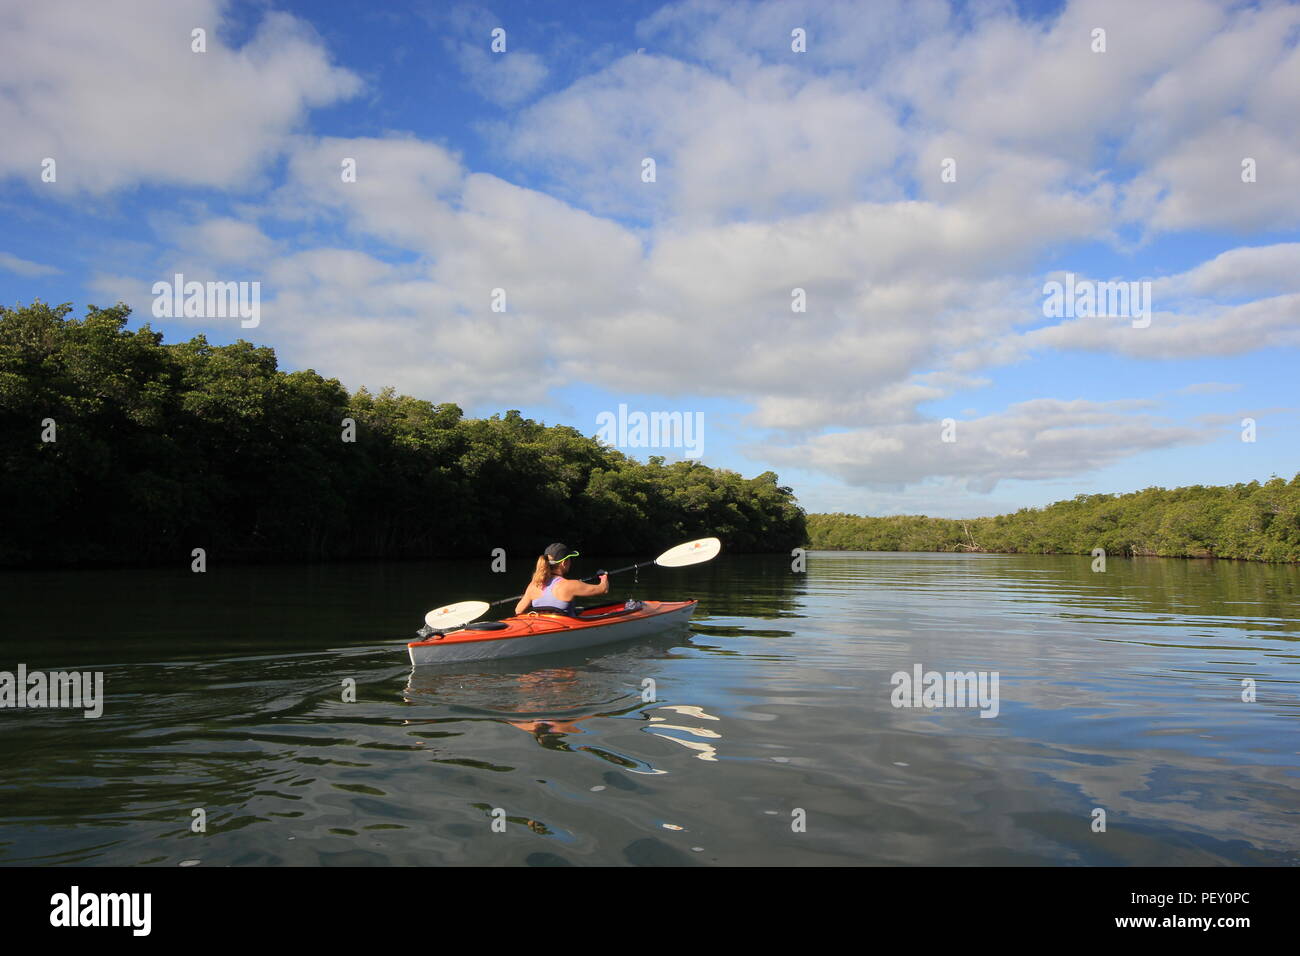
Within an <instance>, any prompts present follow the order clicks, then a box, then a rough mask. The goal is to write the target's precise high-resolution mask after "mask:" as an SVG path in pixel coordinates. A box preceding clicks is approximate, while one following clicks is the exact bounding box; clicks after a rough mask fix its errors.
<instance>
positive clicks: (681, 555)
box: [655, 538, 722, 568]
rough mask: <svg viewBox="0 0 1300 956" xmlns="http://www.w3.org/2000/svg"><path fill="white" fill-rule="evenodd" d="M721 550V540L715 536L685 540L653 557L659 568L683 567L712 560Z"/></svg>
mask: <svg viewBox="0 0 1300 956" xmlns="http://www.w3.org/2000/svg"><path fill="white" fill-rule="evenodd" d="M721 550H722V542H721V541H719V540H718V539H717V538H700V539H699V540H698V541H687V542H686V543H685V544H679V545H678V546H677V547H675V548H669V549H668V550H667V551H665V552H664V553H663V554H661V555H659V557H657V558H655V564H657V565H659V566H660V567H661V568H684V567H686V566H687V565H688V564H700V563H702V562H704V561H712V560H713V559H714V558H716V557H717V556H718V552H719V551H721Z"/></svg>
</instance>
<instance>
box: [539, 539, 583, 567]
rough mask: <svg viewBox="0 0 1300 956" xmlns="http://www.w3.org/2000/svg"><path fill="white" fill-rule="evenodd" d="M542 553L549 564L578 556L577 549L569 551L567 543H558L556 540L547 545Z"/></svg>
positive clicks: (559, 562)
mask: <svg viewBox="0 0 1300 956" xmlns="http://www.w3.org/2000/svg"><path fill="white" fill-rule="evenodd" d="M542 554H544V555H546V560H547V561H549V562H551V564H562V563H563V562H564V561H565V560H566V559H567V558H576V557H577V556H578V552H577V551H570V550H569V546H568V545H567V544H560V543H559V542H558V541H557V542H556V543H555V544H552V545H548V546H547V548H546V550H545V551H543V552H542Z"/></svg>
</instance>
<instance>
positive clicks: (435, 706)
mask: <svg viewBox="0 0 1300 956" xmlns="http://www.w3.org/2000/svg"><path fill="white" fill-rule="evenodd" d="M623 563H625V562H623ZM488 564H489V559H488V558H487V557H486V556H485V557H484V558H483V560H482V561H477V562H473V563H470V562H464V563H447V562H440V563H432V562H430V563H427V564H388V565H347V566H330V567H290V568H284V567H278V568H239V569H234V570H230V569H225V570H220V569H217V570H210V571H209V572H208V573H207V574H204V575H195V574H190V573H188V571H180V572H175V573H172V572H163V571H143V572H142V571H122V572H116V571H115V572H82V573H75V574H69V573H51V574H36V573H21V574H8V575H3V576H0V607H2V608H3V609H4V610H3V615H4V617H3V618H2V619H0V620H3V625H4V626H3V635H4V643H3V658H2V659H0V669H3V670H13V669H15V668H16V666H17V664H18V663H19V662H22V663H25V664H27V665H28V667H29V668H32V669H36V668H40V669H48V670H55V669H64V668H77V669H93V670H103V671H104V672H105V678H106V682H107V692H108V701H107V704H106V709H105V713H104V716H103V717H102V718H100V719H98V720H86V719H83V718H82V717H81V716H80V713H79V712H71V711H49V710H46V711H31V710H24V711H15V710H4V711H0V863H5V864H18V863H91V864H96V863H97V864H155V865H164V866H175V865H178V864H181V863H187V864H190V865H193V861H198V862H199V863H201V864H202V865H204V866H225V865H232V864H234V865H247V864H254V865H270V864H299V865H301V864H306V865H319V864H333V865H339V864H343V865H367V864H404V865H405V864H413V865H430V864H529V865H550V864H558V865H563V864H566V863H574V864H583V863H601V864H686V865H692V864H694V865H708V864H831V865H840V864H958V865H982V864H1037V865H1042V864H1064V865H1071V864H1073V865H1077V864H1102V865H1116V864H1118V865H1126V864H1196V865H1204V864H1211V865H1213V864H1295V863H1297V862H1300V754H1298V751H1300V734H1298V733H1297V731H1300V683H1298V681H1300V667H1297V663H1298V657H1300V643H1298V641H1300V622H1298V621H1297V618H1298V617H1300V614H1298V613H1297V603H1296V597H1297V595H1298V594H1300V569H1297V568H1294V567H1268V566H1261V565H1248V564H1232V563H1226V562H1219V563H1212V562H1200V561H1191V562H1189V561H1178V560H1166V559H1142V560H1137V561H1124V560H1114V559H1112V560H1111V561H1110V562H1109V568H1108V570H1107V571H1106V573H1104V574H1094V573H1091V571H1090V570H1089V565H1090V559H1089V558H1087V557H1029V556H1025V557H1021V556H998V555H930V554H906V555H894V554H844V553H838V554H837V553H813V554H811V555H809V559H808V567H807V573H805V574H793V573H791V571H790V567H789V559H788V558H781V557H761V558H760V557H739V556H727V555H725V554H724V555H723V556H722V557H721V558H719V559H718V560H717V561H716V562H714V563H713V564H712V565H708V566H704V567H703V568H692V569H684V570H678V571H665V570H654V571H651V572H650V573H648V574H644V575H643V576H642V578H641V582H640V584H639V586H638V587H637V589H636V595H637V596H639V597H664V598H681V597H698V598H700V610H699V612H698V613H697V616H696V618H695V620H694V621H692V622H691V625H690V628H689V629H685V628H683V629H681V630H679V631H676V632H674V633H670V634H665V635H663V636H661V637H658V638H655V639H653V640H649V641H640V642H633V643H627V644H621V645H614V646H612V647H609V648H605V649H603V650H602V649H596V650H595V651H591V652H585V653H578V654H567V655H559V656H552V657H540V658H527V659H520V660H516V661H504V662H499V663H496V664H491V665H482V664H479V665H473V664H469V665H459V666H458V667H457V668H455V669H453V670H430V669H426V668H421V669H420V670H419V671H418V672H414V673H413V672H412V669H411V668H410V666H409V664H408V663H407V659H406V650H405V643H404V642H405V640H406V639H408V637H409V635H410V634H411V632H413V631H414V630H415V628H416V627H418V626H419V624H420V618H421V616H422V615H423V613H424V611H425V610H427V609H428V608H430V607H433V606H436V605H440V604H444V603H449V602H451V601H453V600H460V599H465V598H471V597H479V598H484V599H489V600H490V599H493V598H496V597H500V596H503V595H505V594H508V593H512V592H517V591H518V590H520V588H521V587H522V583H523V580H522V579H523V578H525V577H526V576H527V571H526V569H523V568H522V566H521V567H520V569H519V571H520V572H521V573H515V574H512V575H508V576H507V575H499V574H492V573H490V571H489V568H488ZM594 566H595V565H594V564H592V565H591V566H590V567H594ZM589 569H590V568H588V570H589ZM630 583H631V582H630V579H629V580H628V581H627V582H620V585H619V587H618V588H617V589H616V592H615V596H616V597H620V598H621V597H624V596H626V594H627V593H628V585H629V584H630ZM915 664H921V665H923V667H924V669H925V670H938V671H948V670H959V671H970V670H974V671H996V672H998V674H999V691H1000V712H999V714H998V716H997V717H996V718H994V719H985V718H981V717H980V716H979V713H978V711H977V710H973V709H969V708H966V709H937V710H925V709H900V708H895V707H893V706H892V705H891V702H890V698H891V693H892V691H893V687H892V685H891V683H890V676H891V674H893V673H894V672H896V671H909V672H910V671H911V670H912V668H913V666H914V665H915ZM348 678H352V679H354V680H355V681H356V685H357V691H356V697H357V699H356V702H355V703H345V702H343V700H342V683H343V681H344V680H345V679H348ZM1243 678H1253V679H1254V680H1255V681H1256V682H1257V685H1256V686H1257V695H1258V699H1257V700H1256V701H1255V702H1254V703H1243V702H1242V700H1241V693H1242V687H1241V682H1242V679H1243ZM647 679H649V680H652V681H653V682H654V684H653V689H654V694H655V698H656V699H654V700H652V701H650V702H647V701H645V700H643V699H642V696H643V689H644V688H646V687H647V686H649V685H647V684H646V683H645V682H646V681H647ZM1097 807H1100V808H1103V809H1104V810H1105V812H1106V814H1107V829H1106V832H1104V833H1094V832H1092V830H1091V828H1090V824H1091V822H1092V816H1091V814H1092V811H1093V809H1094V808H1097ZM195 808H204V809H205V810H206V813H207V822H208V832H207V833H206V834H196V833H192V832H191V830H190V823H191V820H192V816H191V811H193V810H194V809H195ZM495 808H500V809H501V810H503V811H504V813H505V817H506V823H505V832H493V827H492V824H493V810H494V809H495ZM796 811H802V812H803V815H804V818H805V819H806V829H805V830H804V832H796V830H795V828H794V826H793V825H792V823H793V821H794V820H795V819H796V816H795V814H796Z"/></svg>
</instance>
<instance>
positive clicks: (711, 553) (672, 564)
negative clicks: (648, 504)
mask: <svg viewBox="0 0 1300 956" xmlns="http://www.w3.org/2000/svg"><path fill="white" fill-rule="evenodd" d="M721 550H722V542H721V541H719V540H718V539H717V538H699V539H697V540H695V541H687V542H686V543H685V544H679V545H677V547H675V548H669V549H668V550H667V551H665V552H664V553H663V554H661V555H659V557H657V558H655V559H654V560H653V561H640V562H638V563H636V564H629V565H628V566H627V567H625V568H618V569H616V570H614V571H607V572H606V573H607V574H622V573H623V572H624V571H631V570H633V569H635V568H644V567H646V566H648V565H651V564H657V565H659V567H661V568H684V567H688V566H689V565H692V564H703V563H704V562H705V561H711V560H713V559H714V558H716V557H717V556H718V552H719V551H721ZM582 580H584V581H595V580H598V578H597V577H596V576H592V577H590V578H583V579H582ZM521 597H523V595H522V594H516V595H514V596H513V597H507V598H502V599H501V600H499V601H493V602H492V603H491V604H489V603H488V602H487V601H460V602H457V603H456V604H448V605H447V606H446V607H439V608H434V609H433V610H432V611H430V612H429V613H428V614H426V615H424V623H425V624H427V625H429V627H431V628H433V629H434V630H439V631H445V630H448V629H449V628H453V627H461V626H462V625H465V624H468V623H469V622H470V621H475V620H478V619H479V618H480V617H482V616H483V615H484V614H486V613H487V612H488V610H489V609H490V608H491V607H492V606H493V605H496V604H505V603H507V602H509V601H518V600H519V599H520V598H521Z"/></svg>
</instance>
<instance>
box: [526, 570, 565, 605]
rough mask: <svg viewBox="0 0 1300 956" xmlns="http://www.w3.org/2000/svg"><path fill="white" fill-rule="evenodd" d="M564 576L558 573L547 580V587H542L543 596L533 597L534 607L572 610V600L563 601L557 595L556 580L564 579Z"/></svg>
mask: <svg viewBox="0 0 1300 956" xmlns="http://www.w3.org/2000/svg"><path fill="white" fill-rule="evenodd" d="M563 580H564V578H562V577H560V576H559V575H558V574H557V575H556V576H555V577H553V578H551V580H549V581H547V582H546V587H544V588H542V595H541V597H537V598H533V607H535V608H548V607H549V608H554V609H555V610H557V611H572V610H573V602H572V601H561V600H560V599H559V598H558V597H556V595H555V582H556V581H563Z"/></svg>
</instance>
